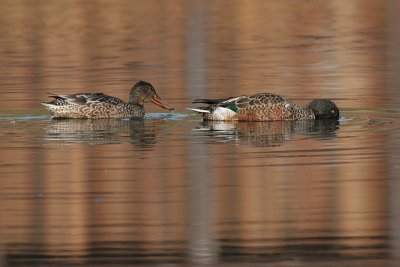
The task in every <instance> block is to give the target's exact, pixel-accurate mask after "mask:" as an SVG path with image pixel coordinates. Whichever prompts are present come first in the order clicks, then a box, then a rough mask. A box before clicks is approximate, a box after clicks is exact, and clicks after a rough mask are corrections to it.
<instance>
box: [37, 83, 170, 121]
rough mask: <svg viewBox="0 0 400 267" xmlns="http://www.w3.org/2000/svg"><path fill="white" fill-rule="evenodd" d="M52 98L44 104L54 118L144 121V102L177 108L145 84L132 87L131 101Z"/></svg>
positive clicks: (82, 95) (96, 95)
mask: <svg viewBox="0 0 400 267" xmlns="http://www.w3.org/2000/svg"><path fill="white" fill-rule="evenodd" d="M49 97H51V98H53V100H52V101H50V102H42V103H41V104H42V105H43V106H44V107H45V108H47V109H48V110H49V111H50V113H51V114H52V117H53V118H71V119H76V118H79V119H84V118H143V117H144V115H145V110H144V103H146V102H149V101H151V102H152V103H154V104H155V105H158V106H160V107H162V108H164V109H167V110H171V111H172V110H173V109H174V108H173V107H171V106H170V105H169V104H168V103H167V102H166V101H164V100H163V99H162V98H161V97H159V96H158V94H157V92H156V90H155V89H154V87H153V85H151V84H150V83H149V82H146V81H138V82H137V83H135V84H134V85H133V87H132V89H131V91H130V94H129V98H128V101H123V100H121V99H119V98H117V97H114V96H109V95H106V94H103V93H76V94H69V95H54V94H50V95H49Z"/></svg>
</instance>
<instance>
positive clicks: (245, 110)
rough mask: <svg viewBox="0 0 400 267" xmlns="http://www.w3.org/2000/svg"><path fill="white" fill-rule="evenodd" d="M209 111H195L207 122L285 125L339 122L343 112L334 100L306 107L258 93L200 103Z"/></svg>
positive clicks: (197, 109) (199, 101)
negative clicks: (276, 122) (317, 121)
mask: <svg viewBox="0 0 400 267" xmlns="http://www.w3.org/2000/svg"><path fill="white" fill-rule="evenodd" d="M193 103H205V104H208V106H207V107H201V108H191V110H193V111H196V112H199V113H201V114H203V119H204V120H217V121H233V120H237V121H281V120H314V119H336V120H337V119H339V109H338V107H337V106H336V105H335V103H333V102H332V101H331V100H328V99H315V100H312V101H311V102H310V103H308V104H307V105H305V106H299V105H297V104H296V103H294V102H292V101H290V100H288V99H286V98H284V97H282V96H279V95H276V94H272V93H258V94H254V95H250V96H239V97H230V98H226V99H196V100H194V101H193Z"/></svg>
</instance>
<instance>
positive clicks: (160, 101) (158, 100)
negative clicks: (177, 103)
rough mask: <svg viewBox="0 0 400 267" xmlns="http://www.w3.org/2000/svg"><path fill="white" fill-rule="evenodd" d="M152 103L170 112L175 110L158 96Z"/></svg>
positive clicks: (152, 99)
mask: <svg viewBox="0 0 400 267" xmlns="http://www.w3.org/2000/svg"><path fill="white" fill-rule="evenodd" d="M151 102H152V103H153V104H156V105H157V106H160V107H162V108H165V109H168V110H173V109H174V108H173V107H171V106H170V105H169V104H168V103H167V102H165V101H164V100H162V99H161V97H159V96H158V95H154V96H153V97H152V98H151Z"/></svg>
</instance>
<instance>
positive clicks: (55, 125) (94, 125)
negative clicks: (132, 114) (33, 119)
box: [46, 119, 162, 147]
mask: <svg viewBox="0 0 400 267" xmlns="http://www.w3.org/2000/svg"><path fill="white" fill-rule="evenodd" d="M161 123H162V121H159V120H141V119H138V120H135V119H53V120H52V121H51V124H50V125H48V126H47V127H46V132H47V139H48V140H55V141H67V142H78V143H96V144H98V143H100V144H102V143H104V144H107V143H123V142H127V141H128V142H131V143H133V144H136V145H139V146H145V147H148V146H154V144H155V143H156V136H157V128H158V126H159V125H160V124H161Z"/></svg>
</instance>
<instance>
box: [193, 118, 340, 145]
mask: <svg viewBox="0 0 400 267" xmlns="http://www.w3.org/2000/svg"><path fill="white" fill-rule="evenodd" d="M337 129H339V122H338V121H337V120H335V119H334V120H297V121H265V122H254V121H243V122H238V121H230V122H227V121H203V122H202V123H201V125H200V127H199V128H198V130H201V131H206V132H207V135H208V136H212V137H215V138H218V139H220V140H222V141H225V142H233V143H239V144H251V145H255V146H280V145H282V144H283V143H284V142H285V141H288V140H290V139H293V138H294V137H295V136H296V135H306V136H309V137H311V138H333V137H335V131H336V130H337Z"/></svg>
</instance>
